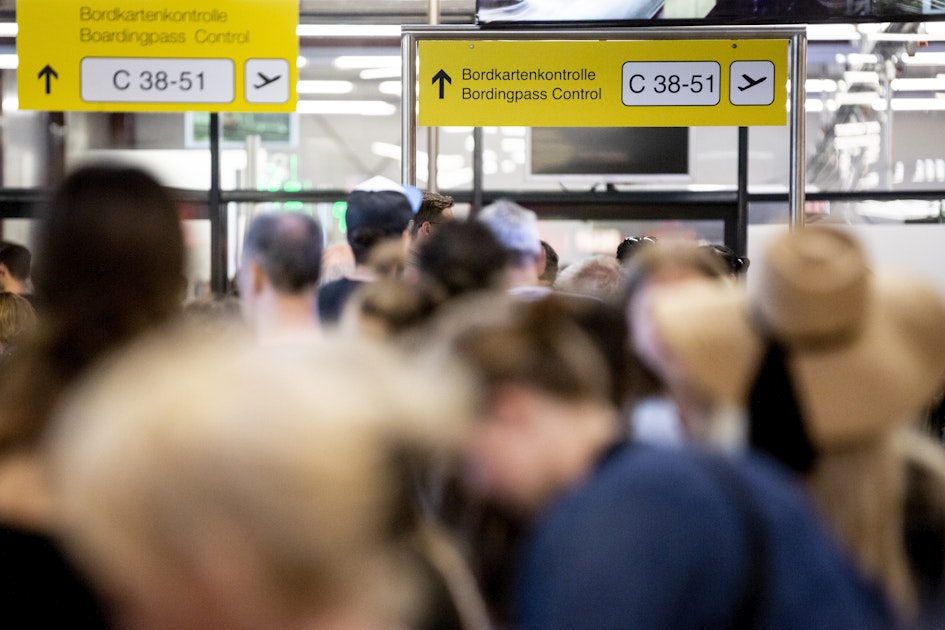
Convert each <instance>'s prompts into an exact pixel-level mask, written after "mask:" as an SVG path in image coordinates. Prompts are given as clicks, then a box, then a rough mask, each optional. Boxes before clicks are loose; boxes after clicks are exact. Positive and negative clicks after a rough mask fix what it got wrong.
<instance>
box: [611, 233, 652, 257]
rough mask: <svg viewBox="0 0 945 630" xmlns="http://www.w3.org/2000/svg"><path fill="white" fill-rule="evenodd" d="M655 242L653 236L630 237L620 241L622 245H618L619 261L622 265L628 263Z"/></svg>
mask: <svg viewBox="0 0 945 630" xmlns="http://www.w3.org/2000/svg"><path fill="white" fill-rule="evenodd" d="M655 242H656V239H655V238H653V237H651V236H628V237H627V238H625V239H623V240H622V241H620V245H617V260H619V261H620V262H622V263H625V262H628V261H629V260H630V258H631V257H632V256H633V255H634V254H636V253H637V252H638V251H640V248H642V247H643V246H645V245H650V244H653V243H655Z"/></svg>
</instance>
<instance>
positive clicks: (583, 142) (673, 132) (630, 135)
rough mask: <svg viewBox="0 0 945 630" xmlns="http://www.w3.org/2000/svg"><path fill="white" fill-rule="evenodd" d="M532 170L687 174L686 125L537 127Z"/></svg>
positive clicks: (540, 172) (533, 136)
mask: <svg viewBox="0 0 945 630" xmlns="http://www.w3.org/2000/svg"><path fill="white" fill-rule="evenodd" d="M530 150H531V155H530V158H531V169H530V171H531V174H532V175H539V176H554V175H559V176H562V177H567V176H592V175H601V176H603V177H602V179H604V180H610V179H613V180H619V179H620V178H621V176H643V178H644V179H645V178H646V176H659V175H681V176H684V175H688V174H689V131H688V129H687V128H685V127H535V128H533V129H532V130H531V147H530Z"/></svg>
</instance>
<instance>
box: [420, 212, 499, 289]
mask: <svg viewBox="0 0 945 630" xmlns="http://www.w3.org/2000/svg"><path fill="white" fill-rule="evenodd" d="M507 260H508V253H507V252H506V250H505V248H504V247H502V245H501V244H500V243H499V242H498V241H497V240H496V238H495V236H493V234H492V231H491V230H489V228H488V227H486V226H485V225H483V224H482V223H479V222H478V221H454V222H451V223H449V224H447V225H443V226H442V227H440V228H439V229H438V230H437V231H436V234H434V235H433V237H431V238H430V239H428V240H426V241H424V242H423V243H422V244H421V246H420V249H419V250H418V251H417V257H416V262H417V266H418V268H419V270H420V273H421V274H422V276H423V277H424V278H427V279H428V280H429V281H432V282H433V283H434V284H435V285H436V286H438V287H440V288H441V289H442V290H443V291H444V292H445V293H446V295H447V296H448V297H455V296H457V295H461V294H463V293H468V292H471V291H480V290H484V289H495V288H499V286H500V285H501V283H502V280H503V273H504V271H505V267H506V262H507Z"/></svg>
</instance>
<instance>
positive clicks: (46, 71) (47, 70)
mask: <svg viewBox="0 0 945 630" xmlns="http://www.w3.org/2000/svg"><path fill="white" fill-rule="evenodd" d="M43 77H46V94H49V92H50V90H51V89H52V83H51V81H52V78H53V77H55V78H57V79H58V78H59V74H58V73H57V72H56V71H55V70H53V69H52V66H50V65H49V64H48V63H47V64H46V67H44V68H43V69H42V70H40V71H39V75H38V76H37V77H36V78H37V79H42V78H43Z"/></svg>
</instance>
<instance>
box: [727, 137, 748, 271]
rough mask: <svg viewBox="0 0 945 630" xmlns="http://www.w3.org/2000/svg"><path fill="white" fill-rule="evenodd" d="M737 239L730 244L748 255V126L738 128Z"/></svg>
mask: <svg viewBox="0 0 945 630" xmlns="http://www.w3.org/2000/svg"><path fill="white" fill-rule="evenodd" d="M734 236H735V240H734V242H733V243H728V246H729V247H731V248H732V249H734V250H735V253H737V254H738V255H739V256H746V255H748V127H739V128H738V213H737V214H736V217H735V235H734Z"/></svg>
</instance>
